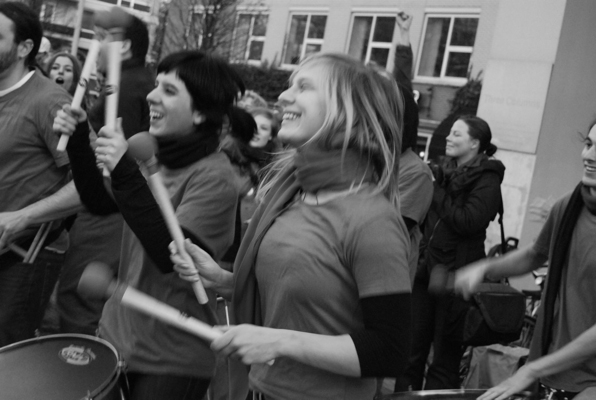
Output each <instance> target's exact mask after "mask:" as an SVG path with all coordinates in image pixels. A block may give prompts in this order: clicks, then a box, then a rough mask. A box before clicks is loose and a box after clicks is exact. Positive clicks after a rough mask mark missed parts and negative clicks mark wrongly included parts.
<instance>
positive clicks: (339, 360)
mask: <svg viewBox="0 0 596 400" xmlns="http://www.w3.org/2000/svg"><path fill="white" fill-rule="evenodd" d="M285 333H286V335H285V336H286V338H285V340H284V341H283V343H282V344H281V345H280V351H279V356H284V357H289V358H292V359H293V360H296V361H299V362H301V363H304V364H307V365H311V366H313V367H317V368H321V369H323V370H325V371H329V372H333V373H336V374H340V375H345V376H352V377H360V375H361V372H360V363H359V360H358V354H357V352H356V347H355V346H354V342H353V341H352V338H351V337H350V336H349V335H340V336H328V335H317V334H314V333H306V332H297V331H285Z"/></svg>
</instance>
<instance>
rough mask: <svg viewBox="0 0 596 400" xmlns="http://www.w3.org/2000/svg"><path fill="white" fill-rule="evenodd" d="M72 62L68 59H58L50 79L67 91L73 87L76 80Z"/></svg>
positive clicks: (53, 65)
mask: <svg viewBox="0 0 596 400" xmlns="http://www.w3.org/2000/svg"><path fill="white" fill-rule="evenodd" d="M73 69H74V67H73V65H72V61H71V60H70V58H68V57H57V58H56V60H55V61H54V63H53V64H52V69H51V70H50V78H51V79H52V80H53V81H54V82H56V83H57V84H58V85H60V86H62V87H63V88H64V89H66V90H70V88H71V87H72V80H73V79H74V72H73Z"/></svg>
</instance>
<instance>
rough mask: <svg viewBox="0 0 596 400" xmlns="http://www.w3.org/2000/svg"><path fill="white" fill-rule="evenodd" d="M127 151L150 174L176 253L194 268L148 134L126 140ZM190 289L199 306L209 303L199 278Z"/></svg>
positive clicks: (137, 135)
mask: <svg viewBox="0 0 596 400" xmlns="http://www.w3.org/2000/svg"><path fill="white" fill-rule="evenodd" d="M128 151H129V152H130V154H131V155H132V156H133V157H134V158H136V159H137V160H139V161H142V162H143V164H144V165H145V167H146V168H147V171H148V172H149V174H150V175H149V177H148V178H147V183H148V185H149V188H150V189H151V192H152V193H153V196H154V197H155V200H156V201H157V204H158V205H159V209H160V210H161V213H162V215H163V217H164V219H165V221H166V225H167V226H168V230H169V231H170V235H171V236H172V239H173V240H174V243H175V244H176V248H177V250H178V253H179V254H180V255H181V256H182V257H183V258H184V260H185V261H186V263H188V265H190V266H194V263H193V261H192V258H191V257H190V255H189V254H188V253H187V252H186V248H185V247H184V234H183V233H182V228H180V223H179V222H178V219H177V218H176V212H175V211H174V207H173V206H172V202H171V200H170V195H169V193H168V190H167V189H166V187H165V185H164V183H163V179H162V177H161V173H160V172H159V169H158V167H157V159H156V158H155V147H154V143H153V138H152V137H151V135H150V134H149V133H148V132H140V133H137V134H136V135H134V136H132V137H131V138H130V139H128ZM197 274H198V271H197ZM192 288H193V290H194V292H195V295H196V296H197V299H198V300H199V303H200V304H206V303H207V302H209V297H208V296H207V292H205V288H204V287H203V284H202V283H201V278H200V277H199V280H197V281H195V282H193V283H192Z"/></svg>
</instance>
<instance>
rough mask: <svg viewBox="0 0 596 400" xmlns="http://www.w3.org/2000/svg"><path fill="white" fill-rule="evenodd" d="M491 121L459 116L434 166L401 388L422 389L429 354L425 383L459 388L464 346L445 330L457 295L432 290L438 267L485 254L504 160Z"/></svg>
mask: <svg viewBox="0 0 596 400" xmlns="http://www.w3.org/2000/svg"><path fill="white" fill-rule="evenodd" d="M491 138H492V134H491V131H490V127H489V126H488V124H487V123H486V121H484V120H482V119H481V118H478V117H475V116H463V117H460V118H459V119H458V120H457V121H455V123H454V124H453V127H452V128H451V132H450V134H449V136H448V137H447V147H446V149H445V153H446V155H447V156H448V158H447V159H446V161H445V163H444V164H443V165H441V166H433V167H432V170H433V175H434V178H435V180H434V193H433V199H432V203H431V206H430V209H429V212H428V214H427V217H426V221H425V224H424V237H423V239H422V242H421V258H420V261H419V264H418V270H417V273H416V278H415V280H414V288H413V291H412V300H413V301H412V302H413V315H414V335H413V342H412V352H411V355H410V363H409V366H408V369H407V371H406V373H405V374H404V375H403V376H401V377H400V378H398V380H397V382H396V391H405V390H421V389H422V386H423V385H422V383H423V380H424V378H425V376H424V371H425V366H426V360H427V357H428V354H429V351H430V346H431V344H432V345H433V361H432V364H431V365H430V366H429V368H428V371H427V373H426V383H425V385H424V389H427V390H429V389H454V388H458V387H459V385H460V382H459V373H458V372H459V363H460V360H461V357H462V355H463V352H464V346H463V345H462V344H461V343H458V342H455V341H454V340H453V339H451V338H449V337H447V335H446V331H447V330H446V324H447V321H448V320H449V315H450V308H451V306H452V301H451V300H452V298H451V297H450V296H440V297H439V296H435V295H433V294H431V293H429V291H428V286H429V281H430V275H431V273H432V272H433V270H435V269H436V268H447V269H449V270H456V269H458V268H460V267H462V266H464V265H466V264H469V263H471V262H473V261H476V260H479V259H481V258H484V257H485V256H486V255H485V252H484V240H485V239H486V228H487V227H488V224H489V223H490V221H492V220H493V219H494V218H495V216H496V215H497V213H498V212H499V210H500V209H501V208H502V200H501V182H502V180H503V176H504V173H505V167H504V166H503V164H502V163H501V162H500V161H498V160H496V159H494V158H491V156H492V155H493V154H494V153H495V152H496V150H497V147H496V146H495V145H494V144H492V143H491Z"/></svg>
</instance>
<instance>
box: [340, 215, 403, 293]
mask: <svg viewBox="0 0 596 400" xmlns="http://www.w3.org/2000/svg"><path fill="white" fill-rule="evenodd" d="M370 211H371V212H370V213H364V214H371V215H368V216H367V215H364V217H363V220H362V222H361V223H360V224H358V225H357V226H356V227H355V229H354V228H352V229H350V228H349V229H347V231H348V233H347V235H348V239H347V240H346V244H347V251H348V256H347V257H348V265H350V266H351V268H352V273H353V275H354V278H355V281H356V284H357V285H358V293H359V296H360V298H361V299H362V298H366V297H371V296H378V295H384V294H395V293H410V292H411V284H410V274H409V267H408V255H409V251H410V239H409V235H408V232H407V230H406V226H405V223H404V222H403V220H402V219H401V217H400V216H399V215H398V214H397V213H396V212H390V213H388V212H375V210H373V209H372V207H371V209H370Z"/></svg>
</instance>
